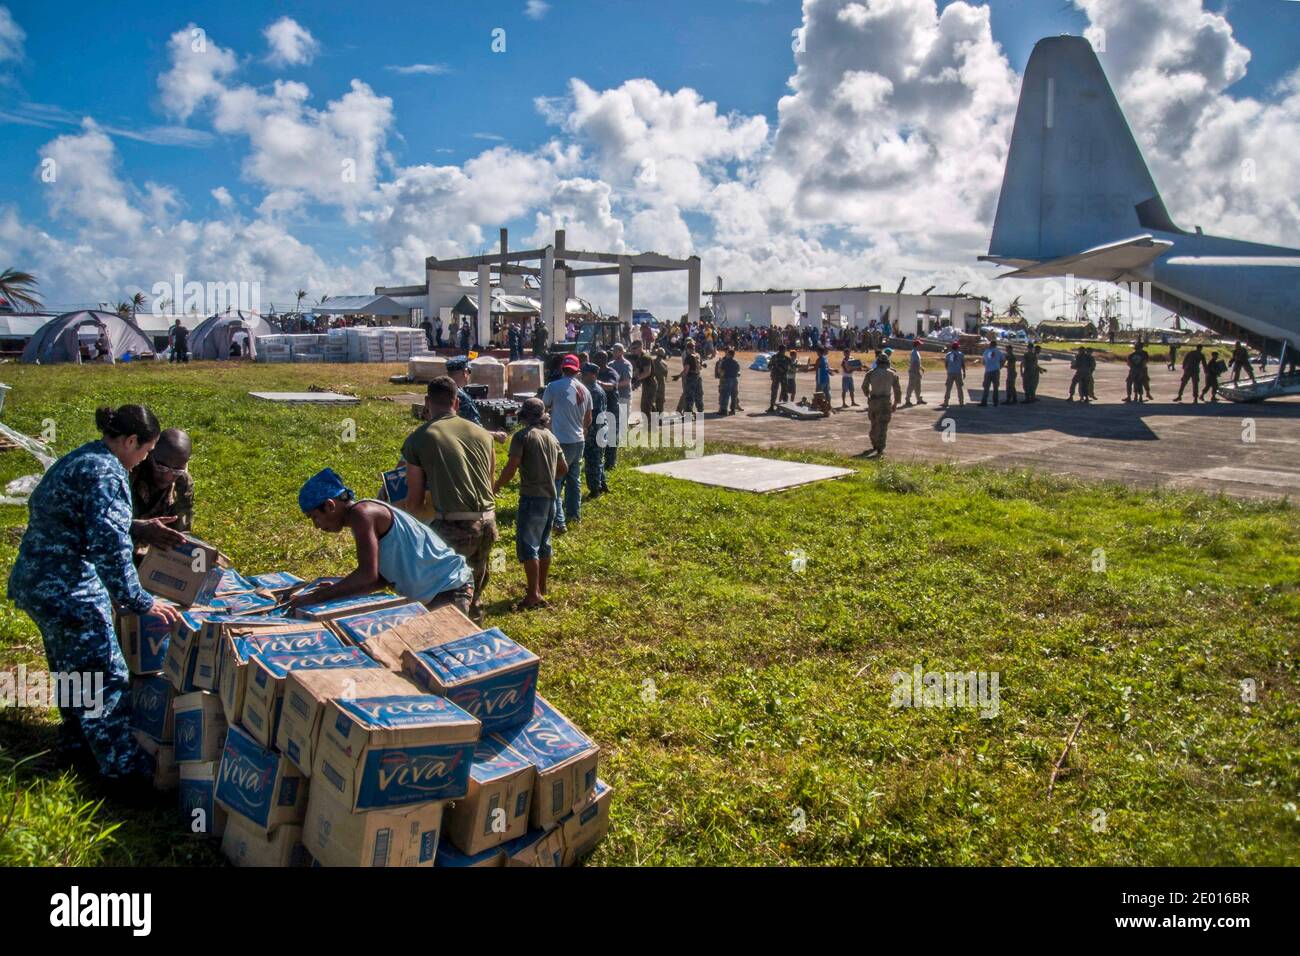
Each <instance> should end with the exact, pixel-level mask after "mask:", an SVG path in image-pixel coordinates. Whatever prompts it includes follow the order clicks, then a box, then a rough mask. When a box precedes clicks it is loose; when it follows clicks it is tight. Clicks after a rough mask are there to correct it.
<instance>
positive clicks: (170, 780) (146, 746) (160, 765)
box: [133, 730, 181, 791]
mask: <svg viewBox="0 0 1300 956" xmlns="http://www.w3.org/2000/svg"><path fill="white" fill-rule="evenodd" d="M133 736H134V737H135V742H136V743H137V744H139V745H140V749H141V750H143V751H144V752H145V753H147V754H148V755H149V756H150V757H152V758H153V788H154V789H155V790H162V791H170V790H175V789H176V788H177V787H179V786H180V783H181V771H180V764H178V763H177V762H176V750H175V748H174V747H173V746H172V745H171V744H170V743H159V742H158V741H156V740H154V739H153V738H152V737H150V736H149V735H148V734H145V733H141V732H140V731H138V730H137V731H134V732H133Z"/></svg>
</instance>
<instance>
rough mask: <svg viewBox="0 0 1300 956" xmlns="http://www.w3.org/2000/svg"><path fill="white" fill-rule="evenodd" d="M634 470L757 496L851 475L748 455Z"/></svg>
mask: <svg viewBox="0 0 1300 956" xmlns="http://www.w3.org/2000/svg"><path fill="white" fill-rule="evenodd" d="M636 470H637V471H643V472H645V473H646V474H649V475H667V476H668V477H670V478H681V479H683V480H685V481H694V482H698V483H699V484H702V485H716V486H718V487H720V488H730V489H732V490H734V491H756V492H760V493H763V492H769V491H784V490H785V489H787V488H797V487H798V486H800V485H808V484H812V483H813V482H815V481H826V480H828V479H830V478H842V477H844V476H845V475H851V474H853V470H852V469H850V468H831V467H828V466H826V465H809V464H805V463H804V462H801V461H782V460H780V459H775V458H751V457H750V456H748V455H705V456H704V457H703V458H683V459H681V460H679V461H665V462H662V463H660V464H658V465H643V466H642V467H640V468H637V469H636Z"/></svg>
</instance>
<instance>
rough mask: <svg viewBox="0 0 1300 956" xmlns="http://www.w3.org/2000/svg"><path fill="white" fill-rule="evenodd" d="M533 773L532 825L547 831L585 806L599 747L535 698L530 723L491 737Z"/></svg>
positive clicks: (593, 785)
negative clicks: (524, 763)
mask: <svg viewBox="0 0 1300 956" xmlns="http://www.w3.org/2000/svg"><path fill="white" fill-rule="evenodd" d="M493 736H494V737H496V738H497V739H498V740H500V741H501V742H502V743H504V744H506V745H508V746H509V747H510V748H511V749H512V750H514V751H515V752H516V753H518V754H519V755H520V756H522V757H524V758H526V759H527V760H528V761H529V762H531V763H532V765H533V766H534V767H535V768H536V769H537V784H536V787H535V789H534V790H533V809H532V814H531V816H530V821H531V823H532V825H533V826H534V827H535V828H537V829H539V830H547V829H550V828H551V827H553V826H554V825H555V824H557V823H559V822H560V821H561V820H562V819H564V818H565V817H567V816H568V815H569V814H570V813H574V812H575V811H578V810H581V809H583V808H584V807H586V806H587V805H588V803H590V801H591V798H592V795H593V794H594V793H595V790H596V763H597V761H598V759H599V757H600V748H599V747H597V746H596V745H595V744H594V743H593V742H592V741H591V739H590V738H588V737H587V735H586V734H584V733H583V732H582V731H581V730H579V729H578V728H577V727H575V726H574V725H573V723H572V722H571V721H570V720H569V719H568V718H567V717H565V716H564V715H563V714H561V713H560V712H559V711H558V710H556V709H555V708H554V707H552V706H551V705H550V704H549V703H547V701H546V699H545V698H544V697H542V695H541V694H538V695H537V700H536V702H535V704H534V706H533V719H532V720H530V721H529V722H528V723H526V724H523V725H521V726H519V727H516V728H514V729H512V730H507V731H497V732H496V733H495V734H493Z"/></svg>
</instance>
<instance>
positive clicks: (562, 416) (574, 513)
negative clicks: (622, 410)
mask: <svg viewBox="0 0 1300 956" xmlns="http://www.w3.org/2000/svg"><path fill="white" fill-rule="evenodd" d="M581 368H582V363H581V362H580V361H579V359H578V356H576V355H566V356H564V358H563V359H562V360H561V362H560V377H559V378H557V379H556V380H555V381H553V382H551V383H550V384H549V385H547V386H546V390H545V391H543V392H542V404H543V405H545V406H546V411H547V412H548V413H549V414H550V416H551V433H552V434H553V435H555V438H556V440H557V441H558V442H559V443H560V450H561V451H562V452H564V461H565V464H566V465H567V467H568V471H567V472H566V473H565V474H564V475H563V476H562V477H560V478H557V479H556V481H555V495H556V497H557V498H561V497H562V498H563V501H562V502H557V507H556V509H555V529H554V533H555V534H564V532H565V531H567V530H568V525H569V522H570V521H577V520H578V518H579V513H580V510H581V508H582V485H581V483H580V482H579V474H580V472H581V469H580V468H579V467H578V464H579V463H580V462H581V461H582V452H583V449H584V448H585V447H586V444H587V428H588V427H589V426H590V425H591V393H590V392H588V391H587V387H586V386H585V385H583V384H582V382H580V381H579V380H578V371H579V369H581Z"/></svg>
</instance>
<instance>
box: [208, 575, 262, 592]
mask: <svg viewBox="0 0 1300 956" xmlns="http://www.w3.org/2000/svg"><path fill="white" fill-rule="evenodd" d="M256 590H257V585H255V584H254V583H253V582H252V581H250V580H248V578H246V577H244V576H243V575H242V574H240V573H239V572H238V571H236V570H235V569H234V568H223V569H222V571H221V579H220V580H219V581H217V589H216V592H215V594H216V596H217V597H224V596H227V595H232V594H239V593H241V592H244V591H256Z"/></svg>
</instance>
